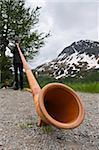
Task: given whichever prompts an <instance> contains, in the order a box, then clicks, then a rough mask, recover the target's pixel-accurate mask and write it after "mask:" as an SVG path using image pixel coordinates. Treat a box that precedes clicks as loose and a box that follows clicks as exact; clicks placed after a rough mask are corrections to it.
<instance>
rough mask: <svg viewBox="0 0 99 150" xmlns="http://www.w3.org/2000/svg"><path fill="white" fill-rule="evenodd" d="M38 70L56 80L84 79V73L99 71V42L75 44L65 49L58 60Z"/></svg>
mask: <svg viewBox="0 0 99 150" xmlns="http://www.w3.org/2000/svg"><path fill="white" fill-rule="evenodd" d="M36 70H37V72H38V73H41V74H42V73H44V74H48V75H50V76H53V77H54V78H56V79H59V78H62V77H69V76H70V77H75V76H77V75H79V77H80V78H82V76H83V74H84V72H90V71H93V70H99V42H97V41H90V40H80V41H77V42H74V43H72V44H71V45H70V46H68V47H66V48H64V49H63V51H62V52H61V53H60V54H59V55H58V57H57V58H56V59H54V60H52V61H51V62H48V63H45V64H43V65H41V66H38V67H37V68H36Z"/></svg>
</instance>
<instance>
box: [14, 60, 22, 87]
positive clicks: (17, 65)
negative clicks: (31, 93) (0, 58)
mask: <svg viewBox="0 0 99 150" xmlns="http://www.w3.org/2000/svg"><path fill="white" fill-rule="evenodd" d="M18 69H19V77H20V79H18ZM14 73H15V86H16V88H19V86H20V88H21V89H23V64H22V63H15V64H14Z"/></svg>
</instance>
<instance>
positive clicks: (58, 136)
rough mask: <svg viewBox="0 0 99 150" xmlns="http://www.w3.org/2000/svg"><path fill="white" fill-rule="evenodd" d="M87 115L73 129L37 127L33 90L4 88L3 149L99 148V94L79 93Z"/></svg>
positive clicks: (0, 100)
mask: <svg viewBox="0 0 99 150" xmlns="http://www.w3.org/2000/svg"><path fill="white" fill-rule="evenodd" d="M78 94H79V95H80V96H81V98H82V99H83V103H84V105H85V110H86V116H85V120H84V122H83V124H82V125H81V126H80V127H79V128H76V129H73V130H62V129H57V128H55V127H52V126H50V127H46V128H45V127H41V128H39V127H37V125H36V123H37V115H36V112H35V108H34V104H33V98H32V95H31V93H28V92H26V91H13V90H8V89H7V90H0V150H99V94H87V93H78Z"/></svg>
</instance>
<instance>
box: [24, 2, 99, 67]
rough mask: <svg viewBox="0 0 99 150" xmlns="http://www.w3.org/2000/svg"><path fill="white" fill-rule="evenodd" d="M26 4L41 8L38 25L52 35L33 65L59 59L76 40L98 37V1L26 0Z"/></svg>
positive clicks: (41, 29) (42, 30)
mask: <svg viewBox="0 0 99 150" xmlns="http://www.w3.org/2000/svg"><path fill="white" fill-rule="evenodd" d="M26 5H27V6H30V7H31V8H35V7H36V6H41V7H42V8H41V10H40V21H39V26H38V28H39V30H40V31H41V32H45V33H48V32H49V31H51V35H52V36H51V37H50V38H48V40H47V42H46V45H45V46H44V47H43V48H41V49H40V51H39V54H38V55H37V56H36V57H35V58H34V60H33V61H32V62H31V66H32V68H34V67H36V66H37V65H41V64H42V63H44V62H47V61H50V60H52V59H54V58H56V57H57V55H58V54H59V53H60V52H61V51H62V50H63V49H64V48H65V47H66V46H69V45H70V44H71V43H72V42H74V41H78V40H81V39H83V40H84V39H89V40H98V31H99V27H98V24H99V21H98V14H99V9H98V8H99V0H26Z"/></svg>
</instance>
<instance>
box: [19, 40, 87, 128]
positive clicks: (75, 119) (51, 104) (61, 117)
mask: <svg viewBox="0 0 99 150" xmlns="http://www.w3.org/2000/svg"><path fill="white" fill-rule="evenodd" d="M16 44H17V48H18V51H19V54H20V57H21V60H22V63H23V66H24V69H25V72H26V75H27V79H28V82H29V85H30V88H31V91H32V95H33V99H34V104H35V108H36V112H37V114H38V116H39V120H38V125H39V126H41V125H42V123H45V124H51V125H53V126H55V127H57V128H63V129H72V128H76V127H78V126H79V125H80V124H81V123H82V121H83V120H84V106H83V104H82V102H81V98H80V97H79V96H78V95H77V93H76V92H75V91H74V90H73V89H72V88H70V87H69V86H66V85H64V84H61V83H50V84H47V85H46V86H44V87H43V88H42V89H41V88H40V86H39V84H38V82H37V81H36V79H35V77H34V75H33V73H32V71H31V69H30V68H29V65H28V63H27V62H26V60H25V57H24V56H23V54H22V52H21V49H20V47H19V44H18V43H16Z"/></svg>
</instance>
